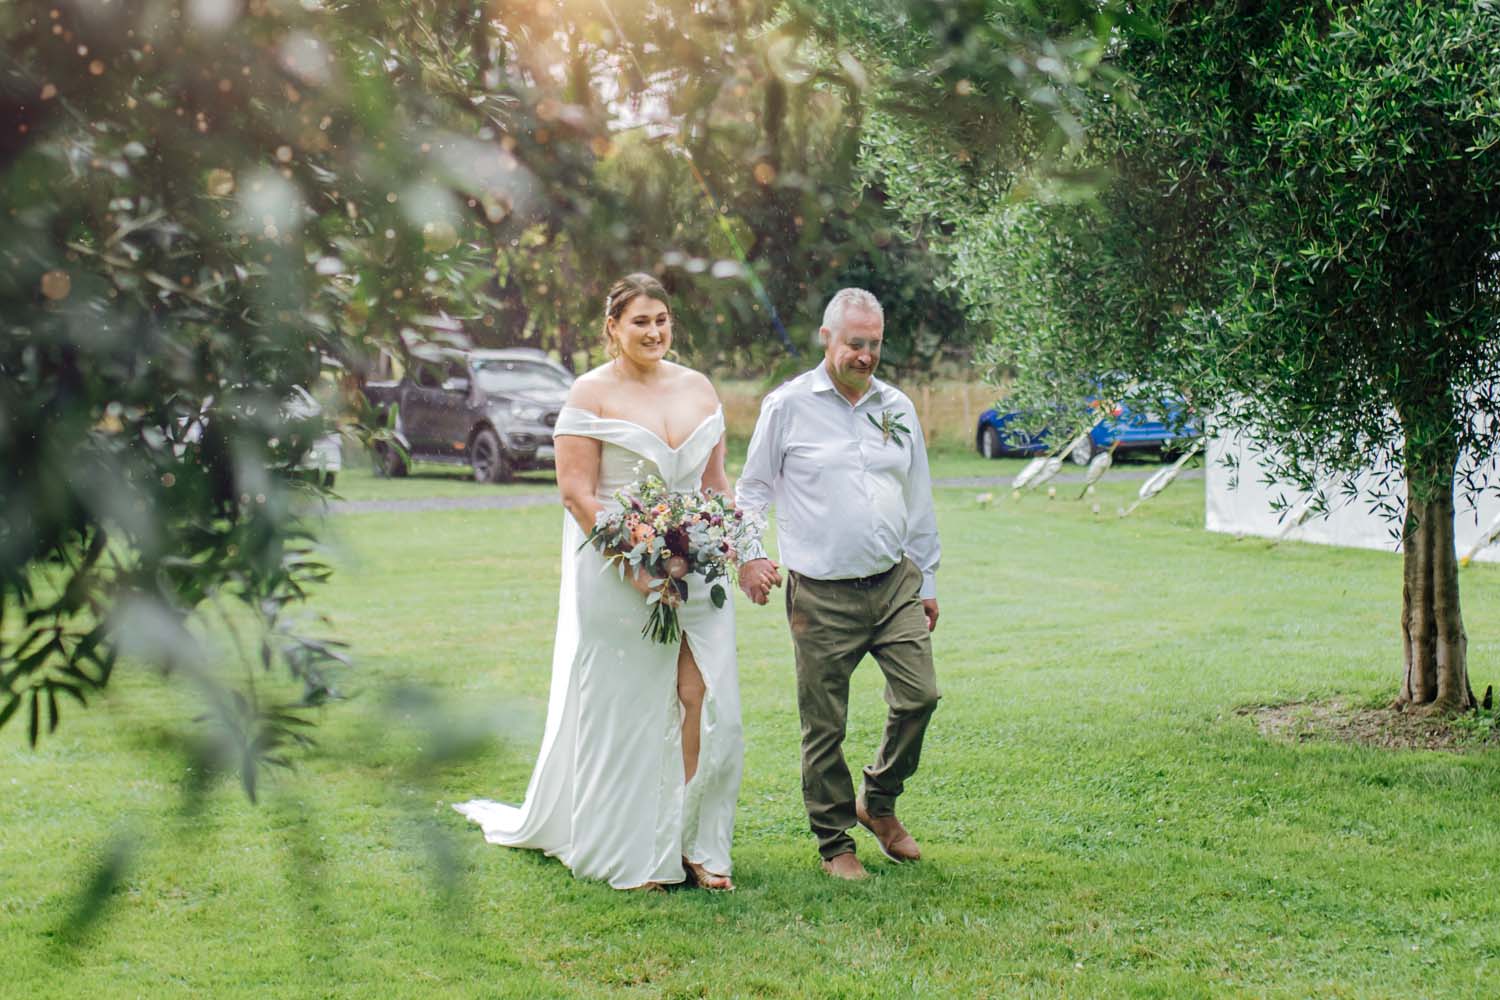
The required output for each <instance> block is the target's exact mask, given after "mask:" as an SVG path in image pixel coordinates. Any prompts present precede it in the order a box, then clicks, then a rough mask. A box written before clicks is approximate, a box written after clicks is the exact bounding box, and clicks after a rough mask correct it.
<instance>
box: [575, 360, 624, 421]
mask: <svg viewBox="0 0 1500 1000" xmlns="http://www.w3.org/2000/svg"><path fill="white" fill-rule="evenodd" d="M614 381H615V380H614V378H613V377H612V375H611V371H610V366H609V365H608V364H603V365H600V366H599V367H598V368H593V369H590V370H589V371H586V372H584V373H583V374H582V375H580V376H578V378H576V379H575V380H574V381H573V388H572V389H570V390H568V405H569V406H573V407H577V408H578V409H580V410H588V411H589V412H590V413H593V414H596V415H602V414H603V413H604V405H605V400H606V399H608V398H609V396H610V391H611V389H612V387H613V385H614Z"/></svg>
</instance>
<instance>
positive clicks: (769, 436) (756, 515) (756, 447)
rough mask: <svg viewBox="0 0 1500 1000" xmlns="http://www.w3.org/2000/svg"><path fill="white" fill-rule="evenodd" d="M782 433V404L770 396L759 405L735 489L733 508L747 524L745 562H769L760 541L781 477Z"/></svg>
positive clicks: (776, 398) (772, 395)
mask: <svg viewBox="0 0 1500 1000" xmlns="http://www.w3.org/2000/svg"><path fill="white" fill-rule="evenodd" d="M782 432H783V421H782V413H781V400H780V398H779V397H778V396H777V395H776V394H775V393H772V394H771V395H769V396H767V397H766V398H765V400H764V401H763V402H762V403H761V406H760V418H759V419H757V420H756V421H755V431H754V433H752V434H751V435H750V449H749V451H748V452H747V453H746V454H745V468H744V470H743V471H742V472H741V473H740V478H739V480H738V482H736V483H735V487H734V505H735V506H736V507H737V508H739V510H741V511H743V512H744V515H745V520H746V522H747V523H748V524H749V532H748V534H749V536H750V537H749V539H748V540H747V544H746V546H745V552H744V554H743V555H744V559H745V561H746V562H749V561H750V560H752V559H768V558H770V556H769V555H768V554H767V552H766V550H765V546H764V545H763V544H762V537H763V536H764V534H765V531H766V524H767V519H768V517H769V516H770V510H771V500H772V498H773V497H774V496H775V493H776V480H777V479H778V478H779V477H780V475H781V457H782Z"/></svg>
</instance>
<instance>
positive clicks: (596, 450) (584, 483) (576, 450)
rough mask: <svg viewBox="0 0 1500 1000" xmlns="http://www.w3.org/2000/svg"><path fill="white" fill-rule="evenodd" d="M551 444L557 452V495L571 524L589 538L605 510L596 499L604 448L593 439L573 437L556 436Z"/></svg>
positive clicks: (571, 435)
mask: <svg viewBox="0 0 1500 1000" xmlns="http://www.w3.org/2000/svg"><path fill="white" fill-rule="evenodd" d="M553 444H554V445H555V446H556V448H557V452H556V458H557V491H558V492H559V493H561V494H562V502H563V506H564V507H566V508H567V509H568V513H569V514H572V515H573V520H575V521H577V522H578V526H579V527H580V528H582V529H583V533H584V534H588V533H589V532H590V531H593V530H594V520H595V519H596V518H597V517H598V516H599V512H600V511H601V510H603V509H604V505H603V504H602V503H600V502H599V498H598V497H597V496H595V494H596V493H598V492H599V456H600V454H601V453H602V452H603V450H604V449H603V446H602V445H600V443H599V441H598V440H597V439H595V438H588V437H579V436H578V435H576V434H559V435H558V436H557V437H556V438H554V439H553Z"/></svg>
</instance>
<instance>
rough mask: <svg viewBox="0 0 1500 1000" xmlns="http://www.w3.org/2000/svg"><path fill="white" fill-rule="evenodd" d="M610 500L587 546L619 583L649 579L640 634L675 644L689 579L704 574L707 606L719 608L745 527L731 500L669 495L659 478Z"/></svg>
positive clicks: (700, 493)
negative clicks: (632, 575) (640, 576)
mask: <svg viewBox="0 0 1500 1000" xmlns="http://www.w3.org/2000/svg"><path fill="white" fill-rule="evenodd" d="M614 499H615V506H614V507H606V508H605V509H604V510H602V511H600V512H599V516H598V518H597V519H596V521H595V522H594V530H593V531H591V532H589V536H588V538H587V539H586V540H585V541H584V545H590V544H592V545H593V546H594V547H595V548H596V549H598V550H599V551H600V552H602V553H603V554H604V558H605V562H606V563H607V564H609V565H613V566H615V567H617V568H618V569H619V572H620V578H621V579H622V580H623V579H624V578H625V574H626V573H627V572H632V571H635V570H639V569H644V570H645V571H646V572H647V573H649V574H650V575H651V582H650V584H649V588H650V591H649V593H648V594H647V595H646V604H647V606H648V607H649V608H650V613H649V615H648V616H647V618H646V625H645V627H644V628H642V629H641V635H643V636H645V637H646V638H648V639H654V640H656V641H657V642H660V643H666V644H671V643H675V642H678V641H680V640H681V638H682V627H681V625H680V624H679V623H678V621H677V608H678V607H679V606H680V605H681V604H682V602H683V601H685V600H687V598H688V575H689V574H691V573H701V574H702V575H703V578H704V581H705V582H706V583H707V584H709V589H708V598H709V600H711V601H713V604H714V607H716V608H722V607H723V606H724V600H725V598H726V596H727V595H726V592H725V590H724V585H723V583H720V582H718V581H719V580H720V579H721V578H723V577H726V576H728V575H729V574H730V571H731V570H733V569H734V568H735V566H736V565H737V563H738V559H739V553H740V552H741V551H742V550H743V549H744V544H745V542H746V541H747V537H748V529H749V526H748V525H747V524H746V523H745V519H744V516H743V515H742V513H741V512H740V511H738V510H735V508H734V501H733V500H731V499H730V498H729V497H726V496H723V495H722V494H719V493H715V492H714V491H712V490H696V491H693V492H691V493H678V492H674V491H672V490H669V489H667V484H666V483H664V482H662V481H661V480H660V479H659V478H657V477H656V476H649V475H648V476H643V477H642V478H640V479H637V480H636V481H635V482H633V483H630V484H628V485H626V486H623V487H621V488H620V489H618V490H616V491H615V494H614Z"/></svg>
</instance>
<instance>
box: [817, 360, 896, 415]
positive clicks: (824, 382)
mask: <svg viewBox="0 0 1500 1000" xmlns="http://www.w3.org/2000/svg"><path fill="white" fill-rule="evenodd" d="M808 374H809V375H811V376H812V391H813V392H831V393H833V394H834V395H836V396H838V397H839V398H840V399H843V400H844V402H846V403H847V402H848V400H847V399H845V398H844V394H843V393H841V392H839V388H838V386H836V385H834V384H833V377H832V376H830V375H829V374H828V362H827V361H826V360H824V361H819V362H818V367H816V368H814V369H813V370H812V371H811V372H809V373H808ZM884 401H885V383H884V382H882V381H880V379H878V378H876V377H875V376H874V375H871V376H870V388H869V390H868V391H867V392H866V393H865V394H864V395H863V396H861V397H859V402H857V403H855V404H854V408H855V409H858V408H859V407H861V406H863V405H865V404H866V403H870V402H875V403H880V402H884Z"/></svg>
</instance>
